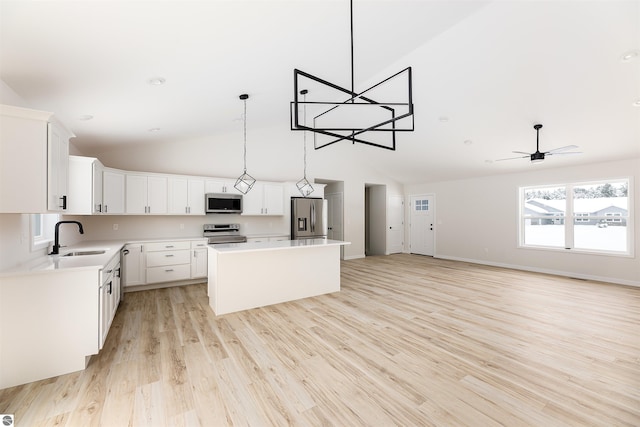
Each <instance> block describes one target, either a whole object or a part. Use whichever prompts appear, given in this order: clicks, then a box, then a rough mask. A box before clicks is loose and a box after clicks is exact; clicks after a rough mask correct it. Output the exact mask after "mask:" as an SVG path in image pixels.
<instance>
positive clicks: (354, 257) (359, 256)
mask: <svg viewBox="0 0 640 427" xmlns="http://www.w3.org/2000/svg"><path fill="white" fill-rule="evenodd" d="M364 257H365V255H364V254H360V255H349V256H345V257H344V260H345V261H348V260H350V259H358V258H364Z"/></svg>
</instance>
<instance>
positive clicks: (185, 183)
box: [168, 177, 205, 215]
mask: <svg viewBox="0 0 640 427" xmlns="http://www.w3.org/2000/svg"><path fill="white" fill-rule="evenodd" d="M204 188H205V182H204V179H191V178H182V177H170V178H169V203H168V204H169V213H170V214H174V215H204V214H205V212H204Z"/></svg>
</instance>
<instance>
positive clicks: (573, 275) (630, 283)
mask: <svg viewBox="0 0 640 427" xmlns="http://www.w3.org/2000/svg"><path fill="white" fill-rule="evenodd" d="M434 258H441V259H448V260H451V261H462V262H469V263H472V264H482V265H490V266H492V267H502V268H510V269H512V270H522V271H532V272H534V273H544V274H554V275H556V276H564V277H571V278H574V279H584V280H595V281H598V282H607V283H615V284H617V285H626V286H635V287H640V282H638V281H635V280H625V279H618V278H615V277H601V276H593V275H590V274H582V273H575V272H569V271H562V270H551V269H546V268H538V267H530V266H526V265H514V264H505V263H500V262H491V261H486V260H478V259H469V258H460V257H452V256H446V255H435V256H434Z"/></svg>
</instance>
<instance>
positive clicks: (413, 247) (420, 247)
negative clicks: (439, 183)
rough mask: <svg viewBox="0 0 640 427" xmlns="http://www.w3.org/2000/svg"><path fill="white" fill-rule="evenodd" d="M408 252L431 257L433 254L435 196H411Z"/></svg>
mask: <svg viewBox="0 0 640 427" xmlns="http://www.w3.org/2000/svg"><path fill="white" fill-rule="evenodd" d="M410 209H411V214H410V216H409V218H410V230H411V232H410V238H411V240H410V244H409V252H411V253H412V254H418V255H428V256H433V255H434V253H435V250H434V246H435V233H434V220H435V195H434V194H422V195H415V196H411V206H410Z"/></svg>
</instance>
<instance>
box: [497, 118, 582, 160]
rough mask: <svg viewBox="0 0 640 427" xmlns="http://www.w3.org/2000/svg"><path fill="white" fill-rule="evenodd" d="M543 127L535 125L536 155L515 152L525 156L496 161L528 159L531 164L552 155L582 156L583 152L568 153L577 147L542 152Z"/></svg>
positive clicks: (569, 146) (571, 146) (570, 146)
mask: <svg viewBox="0 0 640 427" xmlns="http://www.w3.org/2000/svg"><path fill="white" fill-rule="evenodd" d="M541 127H542V125H541V124H535V125H533V128H534V129H535V130H536V152H535V153H525V152H524V151H514V153H516V154H524V156H518V157H509V158H507V159H498V160H496V162H500V161H502V160H514V159H526V158H527V157H528V158H529V159H531V163H539V162H542V161H543V160H544V158H545V156H551V155H555V156H559V155H565V154H582V152H580V151H567V150H573V149H575V148H578V146H577V145H567V146H564V147H560V148H554V149H553V150H549V151H544V152H541V151H540V148H539V147H540V144H539V142H540V141H539V137H540V128H541Z"/></svg>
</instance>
